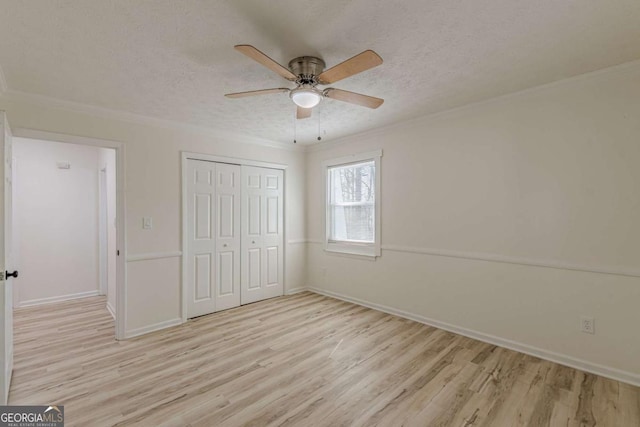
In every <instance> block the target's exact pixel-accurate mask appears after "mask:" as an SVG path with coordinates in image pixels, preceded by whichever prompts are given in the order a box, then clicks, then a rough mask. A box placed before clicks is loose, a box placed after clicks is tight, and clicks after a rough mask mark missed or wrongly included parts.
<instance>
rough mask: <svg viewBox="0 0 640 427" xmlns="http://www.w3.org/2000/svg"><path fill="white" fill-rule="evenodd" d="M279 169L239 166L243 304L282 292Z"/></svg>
mask: <svg viewBox="0 0 640 427" xmlns="http://www.w3.org/2000/svg"><path fill="white" fill-rule="evenodd" d="M283 185H284V173H283V171H281V170H276V169H268V168H259V167H253V166H242V226H241V229H242V260H241V266H240V268H241V270H242V272H241V282H242V297H241V303H242V304H249V303H252V302H255V301H260V300H263V299H267V298H273V297H276V296H280V295H283V293H284V285H283V274H284V259H283V238H284V233H283V226H284V216H283V194H284V192H283Z"/></svg>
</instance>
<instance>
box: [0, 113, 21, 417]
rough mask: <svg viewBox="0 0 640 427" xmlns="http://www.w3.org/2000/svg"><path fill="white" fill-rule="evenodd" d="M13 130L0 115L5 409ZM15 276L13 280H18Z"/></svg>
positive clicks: (9, 364)
mask: <svg viewBox="0 0 640 427" xmlns="http://www.w3.org/2000/svg"><path fill="white" fill-rule="evenodd" d="M11 148H12V147H11V130H10V129H9V123H8V122H7V115H6V114H5V112H4V111H0V153H2V162H0V164H1V166H0V176H2V177H3V180H2V184H1V185H0V204H2V206H0V300H1V301H0V334H1V339H0V347H1V348H0V362H1V363H2V364H1V367H2V374H1V378H0V392H1V393H2V404H3V405H6V404H7V401H8V398H9V386H10V385H11V372H12V371H13V289H12V286H13V284H12V281H11V278H12V276H9V275H8V274H7V273H6V272H7V270H9V269H11V268H13V265H12V264H11V262H12V259H11V240H12V238H11V237H12V235H11V225H12V215H11V213H12V200H11V198H12V186H13V183H12V150H11ZM17 274H18V273H17V272H13V277H17Z"/></svg>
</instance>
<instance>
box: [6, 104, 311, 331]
mask: <svg viewBox="0 0 640 427" xmlns="http://www.w3.org/2000/svg"><path fill="white" fill-rule="evenodd" d="M0 109H2V110H5V111H7V116H8V119H9V123H10V124H11V126H12V128H13V129H14V133H18V132H16V130H17V129H20V128H25V129H34V130H42V131H47V132H53V133H60V134H67V135H81V136H85V137H92V138H100V139H107V140H113V141H119V142H122V143H124V145H125V152H126V165H125V174H126V178H125V181H126V182H125V187H126V188H125V199H126V201H125V203H126V214H127V218H126V221H127V223H126V248H125V249H126V252H125V251H121V254H122V255H123V256H124V255H126V256H127V257H128V258H131V257H138V256H140V255H147V254H152V255H154V256H159V257H162V258H160V259H152V260H142V261H134V260H131V259H130V260H129V261H128V262H127V295H126V297H127V300H128V305H127V312H126V324H125V328H126V331H127V334H128V335H131V334H134V333H140V332H141V331H148V330H151V329H153V328H154V327H161V326H163V325H167V324H170V323H171V322H174V321H176V320H177V319H179V318H180V316H181V313H180V286H181V283H180V277H181V275H180V259H179V257H176V255H175V253H176V252H179V251H181V237H180V231H181V218H180V205H181V204H180V179H181V178H180V177H181V175H180V152H181V151H191V152H196V153H205V154H212V155H219V156H228V157H237V158H245V159H253V160H259V161H265V162H273V163H282V164H286V165H288V168H287V170H286V173H285V176H286V177H285V179H286V182H285V233H286V235H285V239H286V247H285V292H287V291H289V290H291V289H294V288H299V287H301V286H303V284H304V280H305V275H306V273H305V263H304V261H305V247H304V245H303V244H300V243H299V242H300V240H301V239H303V238H304V230H305V225H304V221H305V215H304V196H303V195H304V188H305V174H304V153H303V152H301V151H299V150H294V149H293V148H291V149H280V148H273V147H270V146H267V145H259V144H257V143H250V142H251V141H252V140H249V139H244V138H237V137H232V136H229V135H225V134H222V133H219V132H204V131H200V130H198V129H192V128H189V127H187V126H174V125H172V124H167V123H162V122H159V121H156V120H145V119H140V118H138V117H133V116H130V115H127V114H118V113H113V112H108V111H104V110H101V109H96V108H91V109H85V108H83V107H82V106H78V105H74V104H67V103H61V102H57V101H52V100H49V99H46V98H39V97H20V96H15V95H12V94H4V95H2V96H0ZM262 142H264V141H260V142H259V143H260V144H261V143H262ZM145 216H150V217H153V229H152V230H143V229H142V218H143V217H145Z"/></svg>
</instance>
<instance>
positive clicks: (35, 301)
mask: <svg viewBox="0 0 640 427" xmlns="http://www.w3.org/2000/svg"><path fill="white" fill-rule="evenodd" d="M98 295H100V292H99V291H97V290H95V291H88V292H78V293H77V294H69V295H59V296H55V297H47V298H38V299H31V300H27V301H22V302H21V303H20V305H19V307H20V308H22V307H32V306H34V305H42V304H52V303H54V302H61V301H68V300H72V299H78V298H87V297H95V296H98Z"/></svg>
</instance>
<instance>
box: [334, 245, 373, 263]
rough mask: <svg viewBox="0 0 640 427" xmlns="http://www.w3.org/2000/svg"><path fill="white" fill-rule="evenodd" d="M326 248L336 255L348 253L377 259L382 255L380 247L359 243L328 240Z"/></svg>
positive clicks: (353, 255) (358, 256)
mask: <svg viewBox="0 0 640 427" xmlns="http://www.w3.org/2000/svg"><path fill="white" fill-rule="evenodd" d="M324 250H325V251H326V252H330V253H332V254H336V255H348V256H351V257H357V258H364V259H369V260H375V259H376V258H377V257H379V256H380V249H379V247H377V246H374V245H358V244H348V243H331V242H326V243H325V247H324Z"/></svg>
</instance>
